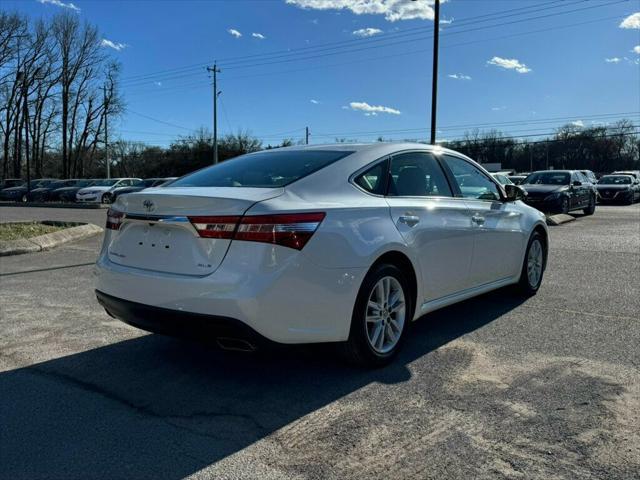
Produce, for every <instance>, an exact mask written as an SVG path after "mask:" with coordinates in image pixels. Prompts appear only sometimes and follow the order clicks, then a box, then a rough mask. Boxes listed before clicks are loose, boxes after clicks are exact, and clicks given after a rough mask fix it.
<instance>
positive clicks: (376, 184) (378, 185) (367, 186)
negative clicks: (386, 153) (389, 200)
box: [354, 162, 387, 195]
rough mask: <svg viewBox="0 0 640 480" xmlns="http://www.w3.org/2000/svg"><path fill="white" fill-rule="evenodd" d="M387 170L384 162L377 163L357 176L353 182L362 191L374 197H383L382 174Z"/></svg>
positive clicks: (383, 184) (383, 183)
mask: <svg viewBox="0 0 640 480" xmlns="http://www.w3.org/2000/svg"><path fill="white" fill-rule="evenodd" d="M386 170H387V164H386V162H379V163H378V164H376V165H374V166H373V167H371V168H370V169H369V170H367V171H366V172H364V173H361V174H360V175H358V176H357V177H356V178H355V179H354V182H355V183H356V185H358V186H359V187H360V188H362V189H363V190H366V191H367V192H369V193H374V194H376V195H384V193H385V191H384V190H385V182H384V173H385V171H386Z"/></svg>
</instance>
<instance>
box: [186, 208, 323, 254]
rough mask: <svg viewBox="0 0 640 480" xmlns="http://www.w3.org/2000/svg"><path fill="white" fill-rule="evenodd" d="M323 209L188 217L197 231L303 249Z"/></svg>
mask: <svg viewBox="0 0 640 480" xmlns="http://www.w3.org/2000/svg"><path fill="white" fill-rule="evenodd" d="M324 217H325V214H324V213H323V212H314V213H285V214H278V215H249V216H246V217H238V216H218V217H189V221H191V223H192V225H193V226H194V228H195V229H196V230H197V232H198V235H200V237H203V238H223V239H228V240H244V241H248V242H264V243H273V244H275V245H282V246H284V247H290V248H295V249H296V250H302V248H303V247H304V246H305V245H306V244H307V242H308V241H309V239H310V238H311V236H312V235H313V234H314V233H315V231H316V230H317V229H318V226H319V225H320V222H322V220H323V219H324Z"/></svg>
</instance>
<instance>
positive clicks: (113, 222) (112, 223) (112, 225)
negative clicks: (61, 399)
mask: <svg viewBox="0 0 640 480" xmlns="http://www.w3.org/2000/svg"><path fill="white" fill-rule="evenodd" d="M123 217H124V213H122V212H119V211H118V210H114V209H112V208H110V209H109V210H107V225H106V227H107V228H108V229H109V230H120V224H121V223H122V218H123Z"/></svg>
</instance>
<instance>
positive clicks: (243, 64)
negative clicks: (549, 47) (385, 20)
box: [125, 0, 629, 86]
mask: <svg viewBox="0 0 640 480" xmlns="http://www.w3.org/2000/svg"><path fill="white" fill-rule="evenodd" d="M586 1H588V0H579V1H577V2H573V3H569V4H567V3H562V5H560V6H562V7H566V6H570V5H575V4H578V3H584V2H586ZM627 1H629V0H616V1H612V2H608V3H603V4H598V5H590V6H586V7H582V8H576V9H573V10H566V11H562V12H555V13H547V14H544V15H538V16H534V17H528V18H521V19H517V20H512V21H509V22H502V23H496V24H493V25H485V26H476V27H474V28H469V29H466V30H465V29H463V30H460V31H453V32H451V31H449V30H451V29H455V28H459V26H460V25H461V22H458V23H457V25H456V26H451V27H449V28H448V29H447V31H445V32H444V33H443V34H442V36H443V37H445V36H446V37H448V36H452V35H457V34H461V33H468V32H473V31H478V30H484V29H490V28H497V27H503V26H505V25H512V24H516V23H521V22H526V21H531V20H538V19H542V18H548V17H552V16H553V17H556V16H559V15H566V14H570V13H576V12H581V11H586V10H592V9H595V8H602V7H608V6H611V5H615V4H618V3H624V2H627ZM543 10H544V11H547V10H548V9H538V10H534V11H531V12H527V14H531V13H536V12H538V11H543ZM508 16H513V15H508ZM500 18H502V17H500V16H497V17H496V16H495V15H494V16H493V18H490V19H488V20H499V19H500ZM473 20H474V19H473V18H471V19H469V20H468V21H469V22H470V21H473ZM488 20H486V21H488ZM462 26H463V25H462ZM391 35H392V34H388V35H387V36H385V37H384V38H383V37H374V38H371V39H366V40H367V44H366V45H367V46H365V47H360V48H350V49H349V50H344V51H337V52H328V53H322V54H318V52H322V51H326V50H335V49H337V48H339V47H324V48H320V47H319V46H317V47H302V48H299V49H292V50H291V51H288V52H287V53H283V54H280V55H275V54H276V53H278V52H274V53H272V54H270V55H271V58H269V54H263V55H260V58H261V59H266V60H267V61H264V62H258V63H251V62H249V61H248V60H242V58H243V57H236V58H237V59H236V60H229V61H227V62H226V63H225V65H224V66H225V69H226V70H233V69H239V68H252V67H257V66H263V65H272V64H277V63H288V62H295V61H304V60H311V59H316V58H320V57H325V56H333V55H339V54H348V53H355V52H359V51H363V50H369V49H371V48H381V47H389V46H393V45H399V44H404V43H407V42H415V41H417V40H422V39H428V38H431V35H430V36H427V37H423V38H415V39H408V40H401V41H395V42H388V43H386V44H383V45H371V43H374V42H386V41H387V40H389V36H391ZM396 37H397V35H396ZM396 37H393V38H391V40H394V39H395V38H396ZM356 46H357V45H356ZM349 47H350V46H347V48H349ZM309 48H315V49H316V51H314V52H312V53H313V54H312V55H309V54H307V53H305V52H301V50H304V49H309ZM300 55H306V56H302V57H300V58H295V57H296V56H300ZM247 57H248V56H247ZM277 58H281V59H280V60H277ZM195 74H196V73H191V74H184V73H183V74H180V75H174V76H173V77H167V78H168V79H176V78H184V77H188V76H193V75H195ZM152 77H153V75H150V76H149V77H148V79H151V78H152ZM153 78H155V77H153ZM142 79H143V78H140V79H136V80H131V81H132V82H133V83H129V84H128V86H134V85H135V84H145V83H146V82H147V81H148V79H147V80H145V81H144V82H142V83H140V80H142ZM125 83H126V82H125Z"/></svg>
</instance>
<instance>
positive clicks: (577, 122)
mask: <svg viewBox="0 0 640 480" xmlns="http://www.w3.org/2000/svg"><path fill="white" fill-rule="evenodd" d="M571 125H573V126H574V127H578V128H584V122H583V121H582V120H576V121H575V122H571Z"/></svg>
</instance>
